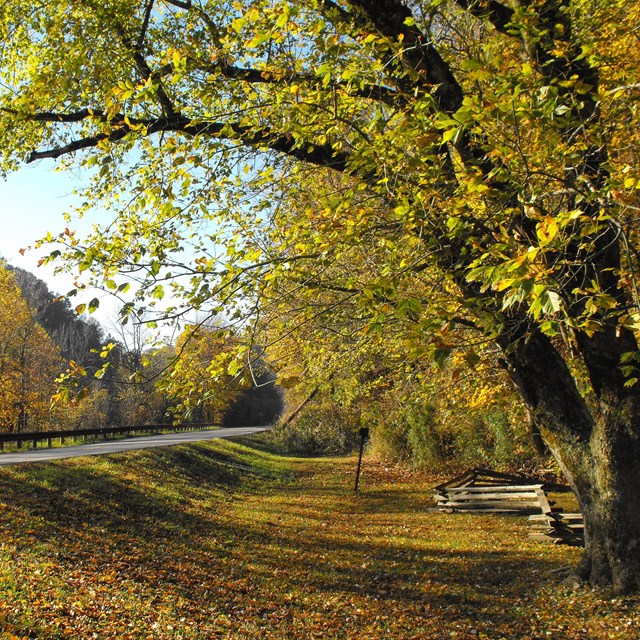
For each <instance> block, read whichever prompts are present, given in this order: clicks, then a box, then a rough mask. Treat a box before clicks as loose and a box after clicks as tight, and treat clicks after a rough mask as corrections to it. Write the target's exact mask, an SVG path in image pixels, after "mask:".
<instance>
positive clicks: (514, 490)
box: [434, 468, 584, 545]
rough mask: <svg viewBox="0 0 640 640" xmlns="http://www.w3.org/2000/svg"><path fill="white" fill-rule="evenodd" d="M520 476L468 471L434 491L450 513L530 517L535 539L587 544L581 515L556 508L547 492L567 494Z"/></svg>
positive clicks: (563, 488)
mask: <svg viewBox="0 0 640 640" xmlns="http://www.w3.org/2000/svg"><path fill="white" fill-rule="evenodd" d="M567 490H568V487H566V486H564V485H557V484H549V483H544V482H541V481H540V480H537V479H535V478H529V477H527V476H524V475H520V474H517V475H516V474H505V473H498V472H496V471H492V470H490V469H482V468H475V469H469V470H468V471H466V472H465V473H463V474H462V475H460V476H457V477H456V478H452V479H451V480H449V481H448V482H445V483H443V484H440V485H438V486H437V487H435V488H434V499H435V501H436V504H437V508H438V509H439V510H441V511H447V512H450V513H452V512H458V511H461V512H473V513H506V514H517V515H528V516H529V521H530V526H531V531H530V533H529V537H531V538H532V539H534V540H540V541H545V542H554V543H556V544H570V545H581V544H584V524H583V522H582V515H581V514H579V513H563V512H562V509H561V508H559V507H554V506H553V505H554V504H555V502H554V501H552V500H549V498H548V497H547V491H567Z"/></svg>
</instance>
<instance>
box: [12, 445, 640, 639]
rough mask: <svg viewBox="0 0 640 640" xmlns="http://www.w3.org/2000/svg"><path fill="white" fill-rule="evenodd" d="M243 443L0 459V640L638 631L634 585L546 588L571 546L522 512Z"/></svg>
mask: <svg viewBox="0 0 640 640" xmlns="http://www.w3.org/2000/svg"><path fill="white" fill-rule="evenodd" d="M248 442H249V441H244V444H240V443H234V442H229V441H222V440H217V441H212V442H208V443H202V444H195V445H188V446H183V447H175V448H171V449H162V450H157V449H156V450H148V451H133V452H129V453H126V454H118V455H114V456H107V457H100V458H77V459H73V460H67V461H60V462H55V463H50V464H43V465H24V466H17V467H10V468H5V469H1V470H0V638H13V637H18V638H43V639H44V638H46V639H49V638H65V637H71V638H83V639H85V638H100V639H101V640H102V639H105V638H131V639H133V638H135V639H138V638H150V639H151V638H153V639H154V640H155V639H165V638H166V639H169V638H171V639H173V638H185V639H186V638H189V639H192V638H202V639H205V638H228V639H245V638H246V639H249V638H261V639H262V638H274V639H275V638H278V639H288V638H291V639H293V638H296V639H297V638H299V639H305V640H306V639H307V638H336V639H337V638H340V639H343V638H344V639H347V638H348V639H351V638H354V639H355V638H359V639H364V640H366V639H372V640H374V639H375V640H378V639H387V638H402V639H403V640H404V639H408V638H416V639H423V638H424V639H429V638H433V639H437V638H438V639H439V638H459V639H465V640H466V639H471V638H484V639H487V638H490V639H491V640H497V639H500V638H505V639H514V638H519V639H523V640H524V639H530V640H534V639H536V640H537V639H542V638H552V639H558V640H560V639H563V640H565V639H567V640H572V639H574V638H575V639H578V638H580V639H585V640H586V639H587V638H588V639H600V638H603V639H604V638H619V639H623V638H624V639H625V640H626V639H628V638H636V637H640V635H639V634H640V632H639V631H638V629H640V600H639V599H638V598H615V599H612V598H610V597H608V596H607V594H605V593H594V592H591V591H574V590H572V589H570V588H568V587H564V586H561V585H560V581H561V579H562V577H563V572H564V571H565V569H566V567H568V566H570V565H572V564H574V563H575V562H576V561H577V558H578V556H579V553H580V552H579V550H576V549H571V548H566V547H554V546H546V545H540V544H538V543H534V542H530V541H529V540H528V539H527V536H526V526H525V523H524V521H523V520H521V519H517V518H513V517H496V516H472V515H461V514H458V515H449V514H439V513H433V512H430V511H428V510H427V508H428V507H429V506H430V502H429V493H428V491H427V490H426V489H427V487H429V486H431V484H432V482H426V481H425V479H424V478H420V477H417V476H413V475H411V474H405V473H401V472H399V471H397V470H393V469H386V468H384V467H383V466H382V465H380V464H376V463H374V462H372V461H365V465H364V475H363V478H362V485H361V487H362V493H361V495H359V496H357V497H355V496H353V493H352V483H353V471H354V465H355V461H354V459H353V458H351V459H345V458H323V459H317V458H310V459H293V458H284V457H280V456H278V455H275V454H271V453H268V452H267V451H266V450H263V449H261V448H259V447H258V446H256V445H255V442H254V444H253V445H251V444H249V446H248V445H247V443H248ZM2 632H4V635H3V634H2Z"/></svg>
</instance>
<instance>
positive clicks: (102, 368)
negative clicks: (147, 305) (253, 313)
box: [0, 263, 282, 432]
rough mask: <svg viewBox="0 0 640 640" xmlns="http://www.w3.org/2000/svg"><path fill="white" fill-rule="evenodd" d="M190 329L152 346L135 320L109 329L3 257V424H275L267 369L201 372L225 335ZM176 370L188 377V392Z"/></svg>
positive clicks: (276, 404) (30, 427) (276, 399)
mask: <svg viewBox="0 0 640 640" xmlns="http://www.w3.org/2000/svg"><path fill="white" fill-rule="evenodd" d="M192 333H193V331H192V330H191V329H189V328H187V329H186V330H185V331H184V332H183V334H182V335H181V336H179V338H178V340H176V342H175V343H174V344H171V343H164V344H161V345H159V346H158V345H156V346H153V347H151V346H150V345H148V344H146V341H145V336H144V329H143V326H142V325H141V324H137V325H134V326H133V328H132V329H131V330H130V331H128V332H127V331H124V330H121V331H119V335H117V336H114V335H112V334H110V333H106V332H105V330H104V329H103V327H102V326H101V325H100V324H99V323H98V322H97V321H96V320H94V319H91V318H88V319H87V318H85V317H83V316H79V315H78V314H77V313H76V311H75V309H74V308H72V306H71V304H70V302H69V300H68V299H67V298H65V297H60V296H57V295H56V294H54V293H52V292H51V291H50V290H49V288H48V287H47V285H46V284H45V283H44V282H43V281H42V280H40V279H39V278H37V277H36V276H35V275H33V274H32V273H30V272H28V271H25V270H24V269H20V268H18V267H13V266H11V265H9V264H7V263H0V430H2V431H5V432H15V431H38V430H50V429H54V430H55V429H57V428H60V429H68V428H87V427H89V428H90V427H93V426H95V427H98V426H103V425H122V426H126V425H134V424H154V423H156V424H157V423H162V422H167V421H173V420H190V421H203V422H224V424H225V425H228V426H235V425H248V424H267V423H270V422H273V421H274V420H275V419H276V417H277V416H278V414H279V413H280V412H281V410H282V400H281V397H280V392H279V391H278V390H277V389H276V388H275V383H274V381H275V378H274V376H273V375H272V374H269V373H268V371H267V370H266V369H264V367H263V368H262V370H261V371H260V373H259V375H258V376H257V378H256V377H254V379H253V381H252V383H251V384H248V382H247V380H246V379H244V378H243V377H242V376H240V375H237V376H224V379H222V378H221V379H220V380H219V381H218V383H216V382H212V381H211V380H210V379H207V378H206V376H204V373H205V372H206V370H207V369H210V368H211V366H212V363H213V362H214V361H215V359H216V356H219V355H220V354H221V353H223V352H224V349H225V344H224V340H231V339H232V333H230V332H228V331H223V330H220V329H219V328H217V329H215V330H214V329H212V328H211V329H205V330H201V331H200V334H199V336H198V337H197V338H196V337H195V336H193V335H192ZM177 355H180V357H179V358H176V356H177ZM176 376H177V377H179V378H180V380H181V381H184V380H186V379H189V378H190V379H192V382H193V384H192V385H191V387H190V390H189V391H187V390H185V388H184V387H183V386H182V385H181V386H180V387H178V386H176V385H175V384H173V383H172V381H173V380H175V378H176ZM70 380H71V384H70V383H69V381H70ZM61 388H62V389H63V391H64V393H61V392H60V389H61ZM70 388H72V392H71V393H70V392H69V390H70ZM56 399H57V400H58V401H57V402H56V401H55V400H56ZM52 400H53V401H52Z"/></svg>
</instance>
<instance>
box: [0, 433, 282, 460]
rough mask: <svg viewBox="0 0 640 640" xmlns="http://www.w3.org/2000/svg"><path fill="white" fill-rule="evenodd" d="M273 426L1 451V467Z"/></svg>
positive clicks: (142, 447) (173, 442)
mask: <svg viewBox="0 0 640 640" xmlns="http://www.w3.org/2000/svg"><path fill="white" fill-rule="evenodd" d="M267 429H269V427H230V428H228V429H216V430H214V431H187V432H181V433H165V434H161V435H153V436H140V437H136V438H124V439H121V440H107V441H105V442H95V443H93V444H81V445H74V446H71V447H60V448H58V449H33V450H31V451H18V452H16V453H2V454H0V467H6V466H8V465H13V464H22V463H25V462H46V461H47V460H62V459H64V458H76V457H78V456H100V455H104V454H106V453H120V452H122V451H131V450H133V449H150V448H152V447H171V446H173V445H176V444H188V443H189V442H199V441H201V440H213V439H214V438H232V437H235V436H246V435H249V434H252V433H258V432H260V431H266V430H267Z"/></svg>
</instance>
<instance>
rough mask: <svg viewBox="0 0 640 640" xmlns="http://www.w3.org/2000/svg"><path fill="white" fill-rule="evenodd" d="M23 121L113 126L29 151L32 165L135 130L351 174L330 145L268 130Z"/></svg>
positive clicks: (184, 123)
mask: <svg viewBox="0 0 640 640" xmlns="http://www.w3.org/2000/svg"><path fill="white" fill-rule="evenodd" d="M23 117H27V118H29V119H31V120H38V121H45V122H70V123H73V122H80V121H82V120H84V119H87V118H96V117H97V118H99V119H100V120H102V121H105V122H109V123H110V124H112V125H113V126H114V129H113V130H112V131H111V132H109V133H100V134H96V135H94V136H87V137H85V138H81V139H78V140H74V141H72V142H70V143H68V144H66V145H63V146H60V147H55V148H53V149H48V150H44V151H32V152H31V154H30V155H29V157H28V159H27V162H35V161H36V160H42V159H44V158H54V159H55V158H59V157H61V156H63V155H67V154H70V153H73V152H75V151H79V150H81V149H87V148H91V147H95V146H97V145H98V144H99V143H100V142H102V141H104V140H108V141H110V142H114V141H117V140H122V139H123V138H125V137H126V136H127V135H129V134H130V133H132V132H133V129H134V127H135V129H136V130H139V131H140V132H142V134H143V135H153V134H155V133H160V132H168V131H172V132H175V133H183V134H185V135H188V136H208V137H211V138H218V139H220V140H229V141H237V142H241V143H242V144H246V145H249V146H251V147H254V148H256V149H268V150H271V151H278V152H280V153H284V154H286V155H288V156H291V157H293V158H297V159H298V160H302V161H304V162H308V163H310V164H315V165H319V166H323V167H329V168H332V169H335V170H337V171H342V172H345V173H351V171H350V170H349V167H348V163H349V160H350V155H349V154H346V153H342V152H339V151H335V150H334V149H333V148H332V147H331V145H329V144H314V143H312V142H308V141H302V140H297V139H296V138H295V137H294V136H292V135H290V134H288V133H279V132H274V131H271V130H270V129H269V128H267V127H259V128H257V127H252V126H248V125H239V124H237V123H229V122H207V121H202V122H195V121H192V120H190V119H189V118H185V117H184V116H182V115H174V116H171V117H165V118H157V119H149V120H141V119H135V118H124V117H118V118H117V119H116V120H108V119H107V118H106V116H105V114H104V113H103V112H101V111H94V110H92V109H81V110H78V111H75V112H73V113H69V114H62V113H52V112H43V113H39V114H33V115H30V116H24V115H23Z"/></svg>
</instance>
